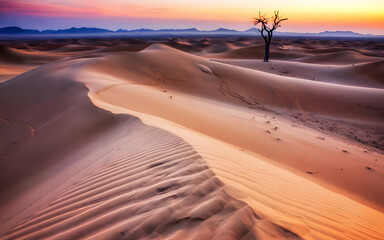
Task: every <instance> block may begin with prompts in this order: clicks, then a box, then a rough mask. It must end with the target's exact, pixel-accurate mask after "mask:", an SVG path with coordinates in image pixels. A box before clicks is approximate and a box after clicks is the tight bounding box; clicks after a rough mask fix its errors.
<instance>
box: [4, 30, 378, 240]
mask: <svg viewBox="0 0 384 240" xmlns="http://www.w3.org/2000/svg"><path fill="white" fill-rule="evenodd" d="M66 41H67V40H66ZM279 41H280V42H282V43H285V40H279ZM113 42H114V43H118V44H121V46H113V45H114V44H111V43H113ZM131 42H132V45H130V44H131ZM153 42H157V43H159V42H160V43H164V44H152V45H151V43H153ZM293 42H294V41H293V40H289V41H286V43H287V44H285V45H283V47H281V48H279V47H276V46H275V47H274V49H273V51H275V52H276V53H278V55H276V57H279V56H280V57H281V58H282V59H285V60H293V59H297V58H299V57H308V58H311V57H316V55H315V54H316V53H313V52H316V50H317V48H320V46H326V48H324V49H322V50H321V51H320V52H323V55H321V56H319V57H320V58H321V59H320V60H321V64H315V63H303V62H298V61H294V62H286V63H285V62H284V61H280V60H279V61H276V62H273V61H272V62H271V64H276V65H274V66H275V67H276V70H277V71H284V69H283V68H285V67H286V68H287V69H288V70H289V71H288V73H285V72H283V73H277V72H275V71H272V70H274V69H269V70H267V69H264V68H259V67H264V66H261V64H260V65H257V63H255V62H253V60H244V59H247V58H248V59H254V58H255V57H254V56H253V55H252V54H255V53H261V48H260V46H256V47H253V48H252V47H250V46H254V44H255V42H254V41H252V40H249V39H236V38H234V39H226V41H225V45H224V46H221V45H220V44H222V43H223V40H222V39H195V40H190V41H189V40H188V41H187V40H185V39H182V38H180V39H178V38H175V39H172V40H170V41H164V40H161V39H156V40H150V41H146V40H143V41H142V40H135V39H132V40H129V41H128V40H124V41H123V40H119V39H114V40H102V39H95V40H92V39H84V40H68V41H67V43H66V44H63V43H62V42H61V41H56V40H55V41H49V42H47V44H49V48H50V50H54V49H57V53H55V51H51V52H50V53H49V54H52V55H54V56H58V59H59V58H60V59H61V60H59V61H56V62H52V63H50V64H46V65H44V66H42V67H39V68H37V69H34V70H32V71H29V72H26V73H24V74H21V75H19V76H17V77H16V78H14V79H11V80H8V81H6V82H4V83H2V84H0V106H1V108H0V130H1V131H2V132H3V133H4V134H5V135H6V136H10V137H9V138H1V139H0V149H1V153H2V154H1V156H0V158H1V159H2V162H1V168H0V171H1V172H0V173H1V175H0V176H1V178H2V180H1V181H0V182H1V183H2V184H1V185H0V196H1V198H0V211H1V212H2V215H1V216H0V222H1V227H0V236H2V237H3V238H4V239H14V238H17V239H19V238H20V239H35V238H37V239H41V238H43V239H73V238H76V239H95V238H97V239H99V238H101V239H137V238H145V239H148V238H149V239H152V238H153V239H164V238H173V239H186V238H191V239H205V238H207V239H212V238H213V239H356V240H357V239H381V238H382V236H383V235H384V232H383V229H382V227H381V226H382V225H383V224H384V214H383V208H384V207H383V206H384V199H383V198H382V195H381V194H380V193H382V192H384V189H383V185H382V184H377V183H378V182H380V181H381V179H383V176H384V166H383V163H384V162H383V161H384V158H383V155H382V153H381V152H380V151H381V150H383V146H384V142H383V141H384V139H383V138H382V134H383V133H384V126H383V122H382V120H383V119H382V116H383V114H384V112H383V111H384V106H383V102H384V99H383V97H384V94H383V89H382V87H381V85H380V71H379V70H378V69H377V67H378V66H381V60H379V61H377V58H370V57H367V56H371V55H372V56H379V55H380V54H379V53H377V54H376V55H375V54H371V53H373V52H371V51H373V50H372V49H373V47H374V45H372V44H368V46H365V47H364V49H363V50H361V51H359V53H357V52H356V54H355V53H352V54H353V56H354V57H353V60H354V61H356V64H355V65H351V63H348V62H347V63H345V61H344V60H343V59H344V57H345V56H344V55H345V50H346V49H347V48H346V47H345V46H343V44H345V43H339V42H335V43H333V42H327V41H317V42H316V41H315V42H312V43H311V44H308V43H307V42H306V41H304V43H303V42H302V41H301V42H300V41H298V42H297V43H296V45H297V46H293V45H290V44H292V43H293ZM68 44H73V45H68ZM215 44H216V45H215ZM313 44H314V45H313ZM316 44H317V45H316ZM327 44H329V45H327ZM373 44H374V43H373ZM16 45H19V47H20V49H28V50H25V51H36V52H37V51H40V50H37V49H40V48H42V47H43V45H41V44H40V43H39V42H36V43H29V44H28V45H23V44H21V43H15V46H16ZM86 45H90V47H87V46H86ZM149 45H151V46H149ZM333 45H335V46H333ZM64 46H67V47H64ZM148 46H149V47H148ZM210 46H213V47H211V48H210ZM60 47H61V48H60ZM173 47H174V48H177V49H179V50H176V49H174V48H173ZM144 48H145V49H144ZM76 49H77V50H76ZM79 49H80V50H85V51H78V50H79ZM87 49H88V50H87ZM92 49H94V50H92ZM180 50H183V51H184V52H183V51H180ZM248 50H252V51H253V52H252V54H249V51H248ZM17 51H24V50H17ZM185 51H186V52H191V53H194V54H195V55H192V54H189V53H186V52H185ZM59 52H60V53H59ZM364 52H366V53H367V55H366V56H362V55H364V54H363V53H364ZM227 53H229V55H228V56H226V54H227ZM231 54H234V55H233V56H234V57H235V58H237V60H233V59H231V58H230V57H233V56H232V55H231ZM244 54H245V55H244ZM247 54H248V55H247ZM279 54H280V55H279ZM359 54H360V55H359ZM212 56H222V57H223V58H221V59H219V61H223V62H225V63H220V62H217V60H218V59H214V60H215V61H211V60H212V59H210V58H211V57H212ZM330 56H331V57H332V56H338V59H337V62H338V63H342V62H343V61H344V63H343V64H339V65H338V66H336V65H335V64H334V63H332V59H331V57H330ZM366 57H367V58H366ZM256 58H257V57H256ZM368 58H369V59H368ZM366 60H367V61H368V62H366V63H365V61H366ZM47 61H51V60H47ZM305 61H306V60H305ZM237 62H239V65H241V66H243V64H244V66H246V67H248V68H251V69H246V68H243V67H239V66H236V65H237ZM15 64H16V65H17V64H19V65H20V64H21V65H22V64H23V63H15ZM322 64H323V65H322ZM16 65H15V66H16ZM19 65H17V66H19ZM35 66H36V65H35ZM328 66H332V67H331V68H330V69H327V68H328ZM267 68H268V66H267ZM302 70H306V71H307V72H303V71H302ZM312 70H316V71H317V72H316V71H312ZM367 70H370V71H371V74H370V75H366V74H364V72H365V71H367ZM293 73H295V74H297V75H295V74H293ZM300 74H302V75H300ZM306 74H318V75H316V77H319V79H318V80H319V81H313V80H311V79H307V78H308V76H306ZM321 74H322V75H321ZM280 75H281V76H280ZM359 75H360V76H364V79H362V78H360V77H359ZM348 76H351V77H352V78H351V80H349V81H348V80H347V78H348ZM332 77H333V78H332ZM300 78H302V79H300ZM366 81H370V82H369V83H368V82H366ZM348 83H350V84H348ZM375 84H377V85H375ZM348 85H349V86H348ZM136 117H138V118H140V119H141V120H142V121H143V122H144V123H145V124H143V123H142V122H141V121H140V120H139V119H138V118H136ZM343 136H344V137H345V136H347V138H343ZM325 153H326V154H325ZM356 176H359V178H356Z"/></svg>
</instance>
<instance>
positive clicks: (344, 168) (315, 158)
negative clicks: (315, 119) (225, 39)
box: [78, 46, 384, 239]
mask: <svg viewBox="0 0 384 240" xmlns="http://www.w3.org/2000/svg"><path fill="white" fill-rule="evenodd" d="M165 58H166V59H168V61H169V62H172V63H173V64H172V65H169V64H168V63H169V62H165V61H163V60H162V59H165ZM114 63H115V66H116V67H115V68H113V69H114V71H111V69H112V66H113V65H114ZM117 63H120V64H122V65H123V68H119V67H117ZM141 66H142V67H141ZM147 66H150V68H147ZM87 69H88V70H87V71H86V72H82V73H81V74H79V76H78V79H79V80H81V81H85V82H86V83H87V85H88V86H89V87H90V89H91V97H92V99H93V101H94V102H96V103H97V104H98V105H99V106H101V107H104V108H107V109H110V110H112V111H114V112H120V113H129V114H134V115H137V116H140V117H141V118H142V119H144V120H145V121H146V122H147V123H149V124H153V125H155V126H157V127H162V128H165V129H167V130H169V131H172V132H174V133H175V134H177V135H179V136H182V137H183V138H184V139H186V140H187V141H188V142H190V143H191V144H192V145H193V146H194V147H195V148H196V149H197V150H198V151H199V153H200V154H202V155H203V156H204V158H206V159H207V160H208V163H209V165H210V166H212V167H213V168H214V170H215V172H216V174H218V176H219V177H220V178H221V179H222V180H223V181H224V182H225V183H227V184H228V185H230V186H232V187H233V188H234V189H236V190H235V191H234V195H236V196H239V197H241V198H242V199H243V200H244V201H246V202H248V203H249V204H250V205H251V206H252V207H254V209H255V211H256V212H257V214H259V215H262V214H264V215H265V216H268V217H271V219H272V221H273V222H276V223H277V222H278V223H279V224H281V225H282V226H285V227H286V228H287V229H290V230H291V231H294V232H296V233H299V235H300V236H302V237H304V238H308V239H361V238H364V239H380V238H381V236H382V235H383V230H382V229H381V225H382V224H383V223H384V215H383V214H382V213H381V212H379V211H377V210H374V209H372V208H370V207H375V208H377V209H382V206H383V200H384V199H383V198H382V195H381V194H380V193H382V192H383V185H381V184H377V183H378V182H380V181H381V180H380V179H382V177H383V165H382V164H383V162H382V161H383V157H382V155H381V154H377V153H374V152H368V153H367V151H366V150H365V149H364V148H360V147H357V146H353V145H350V143H349V142H347V143H345V142H343V141H340V139H337V138H336V139H335V138H333V137H329V136H326V135H323V133H320V132H317V131H314V130H312V129H308V128H303V127H300V126H297V125H293V126H292V123H291V122H290V121H286V120H284V118H283V117H282V116H281V115H279V112H275V111H267V110H268V109H267V108H266V107H270V106H271V105H272V106H273V105H275V106H279V107H284V106H290V107H292V108H299V107H302V108H304V109H305V110H306V111H302V114H305V112H311V111H313V112H317V111H318V112H317V113H321V114H324V115H325V116H329V117H337V118H342V119H345V120H347V119H355V120H359V121H367V122H369V123H370V124H373V125H375V124H376V126H379V127H380V126H381V125H380V124H381V122H380V121H381V120H380V117H379V116H380V114H379V112H380V111H382V110H378V112H371V113H369V111H372V110H368V109H362V108H356V107H354V106H356V105H357V103H358V102H362V103H363V104H364V105H365V106H376V107H377V108H378V109H382V102H381V101H379V102H380V103H379V102H377V101H378V100H377V99H382V98H383V96H384V95H383V90H379V89H367V88H356V87H348V86H341V85H332V84H324V83H316V82H308V81H305V80H301V81H300V80H298V79H292V78H285V77H280V76H277V77H276V76H273V75H269V74H265V73H261V72H256V71H249V70H246V69H239V68H235V67H231V66H224V65H221V64H217V63H214V62H210V61H208V60H204V59H201V58H196V57H193V56H188V55H187V54H185V53H182V52H178V51H175V50H172V49H169V48H166V47H162V46H153V47H151V48H149V49H147V50H145V51H143V52H141V53H135V54H126V55H121V56H113V57H110V58H109V57H108V58H106V59H101V62H98V61H96V60H94V61H93V62H92V63H91V65H90V66H88V67H87ZM217 76H220V78H218V77H217ZM221 79H224V81H221ZM223 85H227V86H229V87H227V88H224V89H223ZM303 89H305V90H303ZM228 91H232V92H228ZM291 91H292V92H291ZM352 93H353V94H352ZM271 95H272V96H271ZM276 95H277V96H280V98H276ZM316 95H317V96H316ZM348 95H349V96H348ZM274 96H275V98H273V97H274ZM252 97H254V98H256V97H257V98H258V104H257V103H256V104H255V103H253V105H250V104H249V103H251V100H252ZM342 99H343V100H342ZM292 103H294V104H292ZM372 104H373V105H372ZM244 106H246V107H249V106H252V107H254V109H253V110H252V109H249V108H244ZM260 109H264V110H265V111H261V112H260ZM299 110H300V108H299ZM367 110H368V111H367ZM276 111H277V110H276ZM375 111H376V110H375ZM151 116H158V117H160V118H155V119H156V120H153V119H154V118H153V117H151ZM307 117H308V118H310V117H311V116H310V115H309V114H308V115H307ZM148 119H149V120H148ZM159 119H166V120H169V121H168V122H167V121H165V122H164V121H163V120H159ZM174 123H176V126H182V127H176V128H175V127H174V126H175V124H174ZM185 128H187V130H185ZM180 129H184V130H183V131H182V130H180ZM191 130H194V131H196V132H198V133H199V134H197V135H198V136H200V137H199V138H196V137H193V136H195V134H193V132H194V131H191ZM201 135H202V136H201ZM204 136H205V137H204ZM206 136H209V137H208V138H207V137H206ZM207 139H208V140H207ZM209 139H211V140H209ZM212 139H213V140H212ZM220 140H221V141H224V142H227V143H230V144H232V145H226V144H223V143H222V142H221V141H220ZM375 159H376V160H377V159H378V160H379V161H375ZM261 160H263V161H266V162H271V163H272V165H269V164H267V163H265V162H262V161H261ZM372 164H373V168H374V171H371V170H368V169H367V168H366V166H372ZM276 166H280V167H284V168H286V169H289V170H290V171H292V172H294V173H295V174H297V175H299V176H297V175H294V174H292V173H289V172H287V171H286V170H283V169H278V168H276ZM371 169H372V168H371ZM356 176H360V177H359V178H356ZM303 177H305V178H307V179H309V180H311V181H314V182H316V183H319V184H321V185H322V186H324V187H326V188H327V189H328V190H327V189H325V188H323V187H320V186H318V185H316V184H314V183H313V182H310V181H308V180H306V179H304V178H303ZM272 189H273V190H272ZM269 190H271V191H269ZM330 190H331V191H330ZM342 195H346V196H348V197H351V198H353V199H355V200H358V201H360V202H362V203H364V204H367V206H365V205H364V204H360V203H357V202H355V201H352V200H350V199H348V198H347V197H345V196H342ZM324 212H326V214H325V213H324Z"/></svg>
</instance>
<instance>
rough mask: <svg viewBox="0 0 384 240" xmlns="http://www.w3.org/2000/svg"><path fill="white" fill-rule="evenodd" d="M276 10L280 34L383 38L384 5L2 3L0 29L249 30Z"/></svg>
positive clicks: (316, 1) (271, 0) (361, 1)
mask: <svg viewBox="0 0 384 240" xmlns="http://www.w3.org/2000/svg"><path fill="white" fill-rule="evenodd" d="M274 10H279V11H280V15H282V16H283V17H287V18H288V21H284V22H283V23H282V27H281V28H280V29H279V31H282V32H321V31H326V30H329V31H336V30H340V31H354V32H360V33H371V34H380V35H384V0H263V1H259V0H220V1H219V0H0V27H6V26H18V27H22V28H29V29H38V30H46V29H64V28H70V27H99V28H106V29H110V30H117V29H127V30H131V29H138V28H152V29H163V28H193V27H194V28H198V29H200V30H213V29H217V28H220V27H224V28H229V29H236V30H247V29H249V28H251V27H253V24H252V19H253V18H254V17H256V16H258V14H259V11H261V12H262V13H266V14H267V16H272V14H273V11H274Z"/></svg>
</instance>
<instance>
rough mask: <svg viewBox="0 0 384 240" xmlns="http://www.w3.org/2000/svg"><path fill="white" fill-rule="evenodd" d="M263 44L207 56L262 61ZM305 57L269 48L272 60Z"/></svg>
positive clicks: (272, 47)
mask: <svg viewBox="0 0 384 240" xmlns="http://www.w3.org/2000/svg"><path fill="white" fill-rule="evenodd" d="M264 48H265V47H264V44H260V45H257V46H251V47H242V48H238V49H234V50H230V51H228V52H225V53H221V54H216V55H209V56H208V57H210V58H241V59H263V58H264ZM304 56H307V54H305V53H303V52H300V51H295V50H289V51H288V50H284V49H281V48H277V47H274V46H271V50H270V57H271V58H273V59H296V58H300V57H304Z"/></svg>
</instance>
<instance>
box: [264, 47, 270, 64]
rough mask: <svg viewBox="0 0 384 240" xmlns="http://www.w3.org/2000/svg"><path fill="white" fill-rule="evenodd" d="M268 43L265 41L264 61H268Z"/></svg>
mask: <svg viewBox="0 0 384 240" xmlns="http://www.w3.org/2000/svg"><path fill="white" fill-rule="evenodd" d="M269 45H270V43H265V54H264V62H268V60H269Z"/></svg>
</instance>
